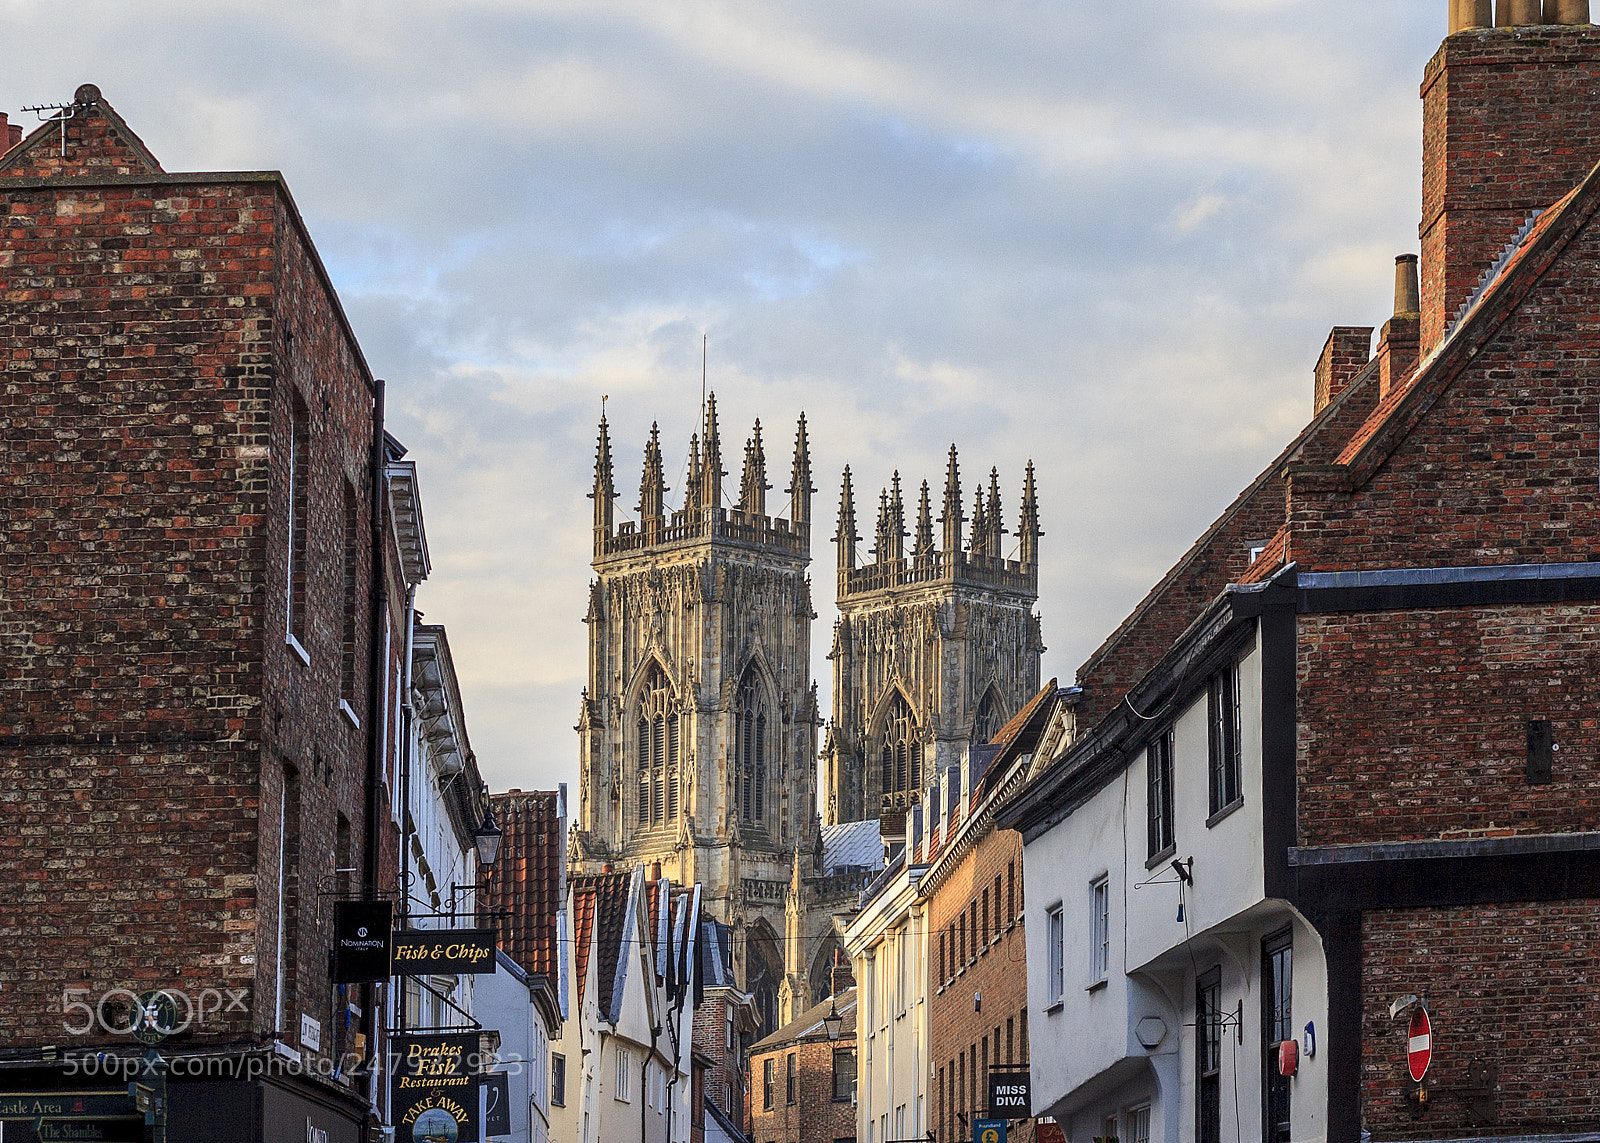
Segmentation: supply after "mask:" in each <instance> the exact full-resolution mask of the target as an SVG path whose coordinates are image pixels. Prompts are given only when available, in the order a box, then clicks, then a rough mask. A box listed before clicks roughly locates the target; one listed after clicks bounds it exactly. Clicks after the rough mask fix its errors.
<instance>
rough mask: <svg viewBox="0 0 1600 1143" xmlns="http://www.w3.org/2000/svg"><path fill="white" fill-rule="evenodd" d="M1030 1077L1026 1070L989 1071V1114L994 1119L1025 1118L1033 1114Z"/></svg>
mask: <svg viewBox="0 0 1600 1143" xmlns="http://www.w3.org/2000/svg"><path fill="white" fill-rule="evenodd" d="M1031 1079H1032V1077H1031V1076H1030V1075H1029V1073H1028V1072H1007V1071H991V1072H990V1073H989V1114H990V1115H992V1116H994V1117H995V1118H996V1119H1027V1118H1029V1117H1030V1116H1032V1115H1033V1110H1032V1108H1033V1095H1032V1093H1033V1088H1032V1085H1031Z"/></svg>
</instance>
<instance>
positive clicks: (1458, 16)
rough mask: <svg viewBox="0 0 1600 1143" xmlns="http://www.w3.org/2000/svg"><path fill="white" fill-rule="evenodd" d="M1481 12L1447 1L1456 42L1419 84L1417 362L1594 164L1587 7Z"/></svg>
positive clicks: (1594, 89) (1599, 58) (1598, 51)
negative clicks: (1537, 214) (1531, 223)
mask: <svg viewBox="0 0 1600 1143" xmlns="http://www.w3.org/2000/svg"><path fill="white" fill-rule="evenodd" d="M1488 8H1489V4H1488V3H1486V2H1483V0H1451V5H1450V29H1451V35H1450V36H1449V38H1447V39H1446V40H1445V41H1444V43H1443V45H1442V46H1441V47H1440V48H1439V51H1438V53H1437V54H1436V55H1435V56H1434V57H1433V59H1432V60H1430V61H1429V63H1428V66H1427V69H1426V71H1425V72H1424V75H1423V82H1422V100H1423V126H1422V225H1421V227H1420V234H1421V238H1422V264H1421V270H1422V273H1421V315H1422V317H1421V346H1420V348H1421V352H1422V353H1423V354H1427V353H1429V352H1430V351H1432V349H1433V348H1434V347H1435V346H1436V345H1438V344H1439V342H1440V341H1441V340H1442V339H1443V337H1444V332H1445V330H1446V328H1447V327H1448V326H1449V324H1450V323H1451V322H1452V321H1454V319H1455V315H1456V311H1457V310H1458V309H1460V307H1461V305H1462V304H1463V303H1464V302H1466V301H1467V300H1468V298H1470V297H1471V296H1472V293H1473V290H1474V289H1475V288H1476V286H1477V283H1478V279H1479V276H1480V275H1482V274H1483V272H1484V271H1485V270H1487V269H1488V268H1489V266H1490V265H1491V263H1493V261H1494V259H1495V257H1496V256H1497V255H1498V253H1499V252H1500V250H1501V249H1502V248H1503V247H1504V246H1505V244H1506V243H1507V242H1510V241H1511V240H1512V239H1513V238H1514V237H1515V236H1516V233H1517V230H1518V229H1519V228H1520V227H1521V226H1522V224H1523V222H1525V221H1526V220H1527V218H1528V216H1529V215H1530V214H1531V213H1533V211H1535V210H1541V209H1544V208H1545V207H1548V206H1550V205H1551V204H1553V203H1554V202H1556V201H1557V200H1558V199H1560V198H1561V196H1562V195H1564V194H1566V193H1567V191H1569V190H1571V189H1572V187H1573V186H1574V185H1576V184H1577V182H1578V181H1579V180H1580V179H1582V178H1583V176H1584V175H1585V174H1587V173H1588V171H1589V169H1590V168H1591V167H1592V166H1593V165H1594V164H1595V163H1596V161H1600V30H1597V29H1596V28H1594V27H1593V26H1592V25H1590V24H1589V3H1588V0H1543V3H1542V4H1541V3H1538V2H1536V0H1499V3H1498V4H1497V5H1496V9H1497V11H1496V19H1495V24H1496V25H1497V26H1496V27H1493V28H1491V27H1489V25H1488V22H1487V14H1488V13H1487V10H1488ZM1529 24H1534V25H1542V26H1540V27H1538V29H1537V32H1530V30H1529V29H1528V27H1527V25H1529Z"/></svg>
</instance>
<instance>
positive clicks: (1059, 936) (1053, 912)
mask: <svg viewBox="0 0 1600 1143" xmlns="http://www.w3.org/2000/svg"><path fill="white" fill-rule="evenodd" d="M1066 936H1067V920H1066V915H1065V914H1064V913H1063V912H1062V909H1061V902H1060V901H1057V902H1056V903H1055V904H1054V905H1051V906H1050V907H1049V908H1048V909H1046V910H1045V943H1046V953H1045V955H1046V960H1045V991H1046V993H1047V994H1048V1006H1049V1007H1051V1008H1055V1007H1058V1006H1059V1005H1060V1004H1061V998H1062V996H1063V995H1064V993H1065V991H1066V990H1065V988H1064V985H1065V977H1064V973H1065V970H1066V951H1067V950H1066Z"/></svg>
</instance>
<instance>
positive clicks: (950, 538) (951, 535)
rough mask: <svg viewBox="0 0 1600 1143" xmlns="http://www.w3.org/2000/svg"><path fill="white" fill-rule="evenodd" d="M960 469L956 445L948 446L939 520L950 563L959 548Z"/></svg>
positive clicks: (960, 517)
mask: <svg viewBox="0 0 1600 1143" xmlns="http://www.w3.org/2000/svg"><path fill="white" fill-rule="evenodd" d="M962 519H963V517H962V515H961V470H960V467H959V465H958V464H957V462H956V446H955V445H951V446H950V464H949V465H948V467H946V468H945V473H944V515H942V516H940V517H939V522H940V523H941V524H943V525H944V551H945V555H946V556H947V557H949V559H950V561H951V563H952V565H953V563H954V561H955V558H956V553H957V552H959V551H960V550H961V521H962Z"/></svg>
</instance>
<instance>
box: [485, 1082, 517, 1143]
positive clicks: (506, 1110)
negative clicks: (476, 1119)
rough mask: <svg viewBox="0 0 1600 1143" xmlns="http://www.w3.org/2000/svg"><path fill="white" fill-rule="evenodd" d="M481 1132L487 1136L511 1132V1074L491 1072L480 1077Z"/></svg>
mask: <svg viewBox="0 0 1600 1143" xmlns="http://www.w3.org/2000/svg"><path fill="white" fill-rule="evenodd" d="M482 1083H483V1133H484V1134H485V1135H488V1136H494V1135H510V1134H511V1076H510V1074H509V1073H507V1072H492V1073H490V1074H489V1075H486V1076H484V1077H482Z"/></svg>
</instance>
